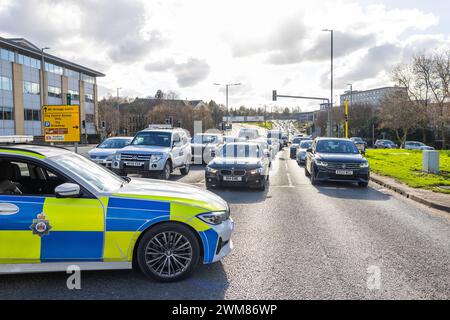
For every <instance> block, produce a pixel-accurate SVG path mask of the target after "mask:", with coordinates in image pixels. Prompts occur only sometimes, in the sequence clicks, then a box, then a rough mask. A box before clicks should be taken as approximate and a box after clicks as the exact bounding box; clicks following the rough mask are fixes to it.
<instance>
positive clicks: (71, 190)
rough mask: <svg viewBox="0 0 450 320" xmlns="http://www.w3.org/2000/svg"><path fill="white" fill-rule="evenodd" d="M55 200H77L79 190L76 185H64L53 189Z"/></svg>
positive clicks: (79, 193)
mask: <svg viewBox="0 0 450 320" xmlns="http://www.w3.org/2000/svg"><path fill="white" fill-rule="evenodd" d="M55 194H56V197H57V198H78V197H79V196H80V195H81V189H80V186H79V185H78V184H74V183H64V184H61V185H59V186H57V187H56V188H55Z"/></svg>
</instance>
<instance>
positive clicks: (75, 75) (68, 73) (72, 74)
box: [64, 69, 80, 79]
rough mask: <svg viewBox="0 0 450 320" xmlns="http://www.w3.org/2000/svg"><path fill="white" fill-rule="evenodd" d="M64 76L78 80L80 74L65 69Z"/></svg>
mask: <svg viewBox="0 0 450 320" xmlns="http://www.w3.org/2000/svg"><path fill="white" fill-rule="evenodd" d="M64 74H65V75H66V76H67V77H69V78H74V79H80V73H79V72H77V71H73V70H70V69H65V71H64Z"/></svg>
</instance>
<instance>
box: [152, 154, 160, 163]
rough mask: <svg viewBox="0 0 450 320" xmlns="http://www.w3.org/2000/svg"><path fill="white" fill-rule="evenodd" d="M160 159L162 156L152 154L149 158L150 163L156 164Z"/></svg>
mask: <svg viewBox="0 0 450 320" xmlns="http://www.w3.org/2000/svg"><path fill="white" fill-rule="evenodd" d="M161 159H162V155H159V154H152V155H151V156H150V161H151V162H158V161H159V160H161Z"/></svg>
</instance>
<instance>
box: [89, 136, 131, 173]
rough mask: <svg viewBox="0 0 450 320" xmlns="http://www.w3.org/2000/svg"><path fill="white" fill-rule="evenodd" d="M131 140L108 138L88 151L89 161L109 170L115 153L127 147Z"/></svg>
mask: <svg viewBox="0 0 450 320" xmlns="http://www.w3.org/2000/svg"><path fill="white" fill-rule="evenodd" d="M132 140H133V137H114V138H108V139H106V140H105V141H103V142H102V143H100V144H99V145H98V146H97V147H95V148H94V149H92V150H89V152H88V156H89V159H91V160H92V161H94V162H95V163H97V164H100V165H102V166H105V167H107V168H111V163H112V161H113V158H114V155H115V154H116V152H117V151H119V150H120V149H122V148H124V147H126V146H127V145H129V144H130V143H131V141H132Z"/></svg>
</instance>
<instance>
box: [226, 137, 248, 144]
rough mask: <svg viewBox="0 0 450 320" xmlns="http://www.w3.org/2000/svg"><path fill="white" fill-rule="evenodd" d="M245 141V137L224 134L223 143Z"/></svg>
mask: <svg viewBox="0 0 450 320" xmlns="http://www.w3.org/2000/svg"><path fill="white" fill-rule="evenodd" d="M236 142H245V139H243V138H239V137H236V136H224V137H223V143H236Z"/></svg>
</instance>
